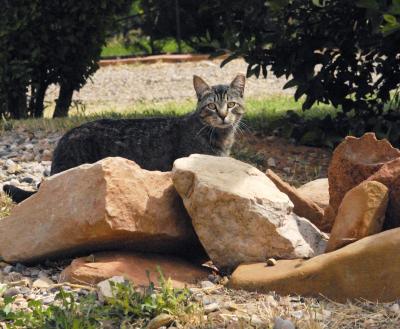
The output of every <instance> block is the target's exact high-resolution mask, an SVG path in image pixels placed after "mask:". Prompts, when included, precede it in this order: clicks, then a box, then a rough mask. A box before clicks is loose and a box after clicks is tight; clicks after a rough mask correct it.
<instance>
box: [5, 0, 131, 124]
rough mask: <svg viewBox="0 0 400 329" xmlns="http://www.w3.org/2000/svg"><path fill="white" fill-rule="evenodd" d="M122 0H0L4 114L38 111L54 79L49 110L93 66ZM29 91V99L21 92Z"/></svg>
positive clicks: (60, 106)
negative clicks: (54, 98) (56, 86)
mask: <svg viewBox="0 0 400 329" xmlns="http://www.w3.org/2000/svg"><path fill="white" fill-rule="evenodd" d="M129 4H130V1H128V0H114V1H111V0H100V1H98V0H88V1H78V0H68V1H65V0H64V1H62V0H54V1H40V0H30V1H28V0H15V1H11V0H6V1H4V2H3V3H2V10H1V12H0V101H1V103H2V106H1V108H0V110H1V114H2V115H4V116H6V117H12V118H22V117H28V116H32V117H39V116H42V115H43V100H44V95H45V92H46V90H47V87H48V86H49V85H50V84H52V83H56V84H59V85H60V94H59V97H58V99H57V103H56V110H55V113H54V116H66V115H67V113H68V108H69V105H70V103H71V98H72V93H73V91H74V90H79V89H80V88H81V87H82V86H83V85H84V83H85V82H86V80H87V78H88V77H89V76H90V75H91V74H93V72H95V71H96V69H97V68H98V66H97V61H98V59H99V56H100V53H101V47H102V45H103V44H104V42H105V38H106V32H107V29H108V28H110V26H112V24H113V20H114V18H115V16H116V15H118V14H121V13H123V12H125V10H126V9H127V7H128V6H129ZM28 89H29V91H30V97H29V102H27V92H28Z"/></svg>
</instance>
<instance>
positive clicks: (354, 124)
mask: <svg viewBox="0 0 400 329" xmlns="http://www.w3.org/2000/svg"><path fill="white" fill-rule="evenodd" d="M239 2H240V3H241V1H234V3H239ZM260 6H261V9H260ZM232 8H234V7H232ZM246 10H248V11H251V12H252V15H250V16H247V18H246V16H244V18H243V20H237V21H236V24H235V25H233V29H232V28H231V29H230V31H229V35H230V38H234V39H236V40H237V42H236V43H235V47H233V48H232V50H233V54H232V55H231V56H230V58H228V60H227V61H226V62H229V60H231V59H233V58H236V57H244V59H245V60H246V61H247V63H248V64H249V65H248V71H247V75H248V76H252V75H255V76H257V77H258V76H260V75H261V74H262V75H263V76H264V77H266V76H267V74H268V72H269V70H270V71H272V73H273V74H275V75H276V76H277V77H281V76H286V77H287V78H289V77H290V78H291V80H290V81H289V82H288V83H287V84H286V86H285V87H286V88H289V87H295V88H296V92H295V99H296V100H298V99H300V97H302V96H304V103H303V109H309V108H311V106H312V105H313V104H314V103H316V102H322V103H325V104H329V103H331V104H333V105H334V106H335V107H339V108H341V109H342V110H343V113H342V114H340V115H338V116H337V117H336V118H334V119H332V118H330V119H329V118H327V120H324V121H322V122H321V124H324V125H326V124H330V125H331V126H330V127H329V128H332V127H345V128H343V129H335V131H336V133H337V134H340V135H342V134H346V133H353V134H357V135H358V134H362V133H363V132H364V131H365V130H374V131H377V132H378V133H380V135H381V136H382V137H389V138H390V139H392V141H394V142H396V143H399V142H400V138H399V137H400V136H399V134H398V129H397V124H396V123H395V122H391V121H392V120H393V119H396V120H397V118H398V117H399V115H398V114H397V112H398V110H399V102H398V99H399V98H398V88H399V84H400V56H399V52H400V29H399V23H398V21H399V17H400V1H399V0H393V1H390V0H358V1H346V0H313V1H311V0H296V1H293V0H270V1H267V2H265V1H250V2H249V3H247V4H246ZM225 31H227V30H226V29H225ZM268 69H269V70H268ZM302 124H303V123H301V124H300V126H301V125H302ZM313 125H315V122H314V123H313ZM303 127H304V126H303ZM325 128H326V127H324V126H322V127H321V126H320V127H318V129H319V130H324V129H325ZM336 137H337V136H336ZM336 137H334V139H335V138H336ZM336 139H337V138H336Z"/></svg>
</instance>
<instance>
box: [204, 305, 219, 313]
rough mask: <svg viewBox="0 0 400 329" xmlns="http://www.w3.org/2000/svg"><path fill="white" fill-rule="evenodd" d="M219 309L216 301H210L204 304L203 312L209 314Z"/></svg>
mask: <svg viewBox="0 0 400 329" xmlns="http://www.w3.org/2000/svg"><path fill="white" fill-rule="evenodd" d="M218 310H219V304H218V303H211V304H208V305H206V306H204V313H205V314H210V313H212V312H215V311H218Z"/></svg>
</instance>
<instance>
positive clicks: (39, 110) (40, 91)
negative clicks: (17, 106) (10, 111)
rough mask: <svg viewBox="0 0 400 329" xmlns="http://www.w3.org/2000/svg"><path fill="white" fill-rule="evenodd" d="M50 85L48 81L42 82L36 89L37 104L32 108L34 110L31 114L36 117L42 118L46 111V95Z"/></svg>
mask: <svg viewBox="0 0 400 329" xmlns="http://www.w3.org/2000/svg"><path fill="white" fill-rule="evenodd" d="M47 87H48V85H47V84H46V83H41V84H40V85H39V87H38V88H37V89H36V93H35V105H34V108H33V109H32V110H33V111H32V112H31V114H33V116H34V117H35V118H41V117H43V112H44V104H43V103H44V96H45V95H46V90H47Z"/></svg>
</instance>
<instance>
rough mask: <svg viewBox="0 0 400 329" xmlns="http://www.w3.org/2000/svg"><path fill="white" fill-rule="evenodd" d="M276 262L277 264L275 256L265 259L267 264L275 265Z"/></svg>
mask: <svg viewBox="0 0 400 329" xmlns="http://www.w3.org/2000/svg"><path fill="white" fill-rule="evenodd" d="M276 264H278V261H277V260H276V259H275V258H268V259H267V265H268V266H275V265H276Z"/></svg>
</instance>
